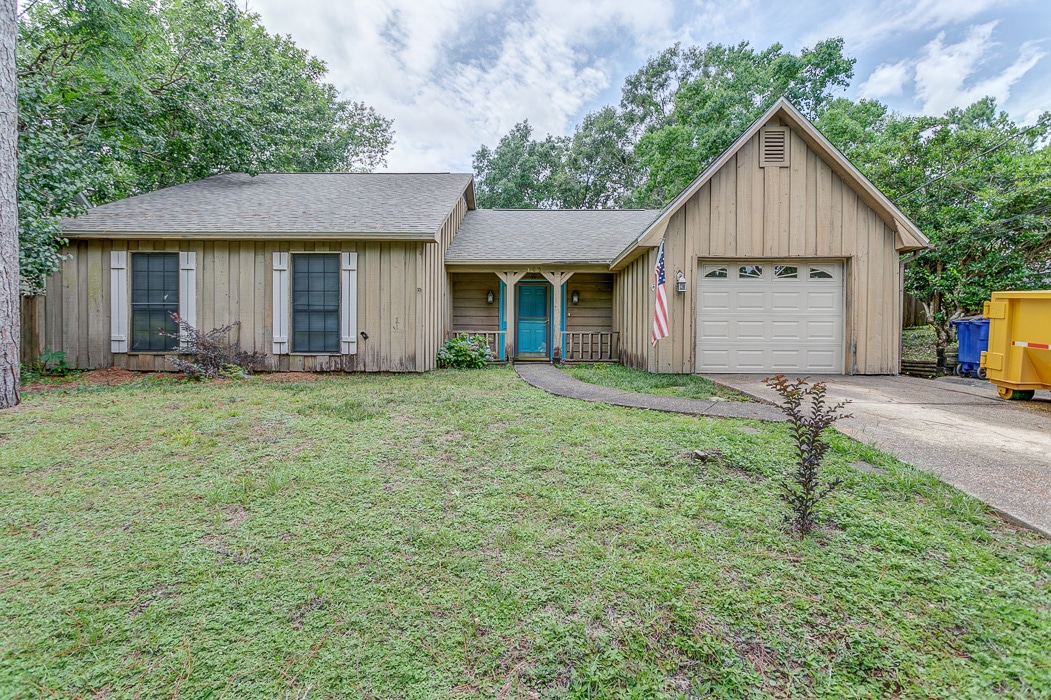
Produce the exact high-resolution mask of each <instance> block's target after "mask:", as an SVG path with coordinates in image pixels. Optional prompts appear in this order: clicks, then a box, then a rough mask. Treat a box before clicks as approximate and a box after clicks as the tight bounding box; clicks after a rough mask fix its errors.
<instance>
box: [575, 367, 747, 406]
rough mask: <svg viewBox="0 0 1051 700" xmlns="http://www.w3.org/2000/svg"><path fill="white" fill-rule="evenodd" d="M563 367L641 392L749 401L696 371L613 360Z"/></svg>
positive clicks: (581, 376)
mask: <svg viewBox="0 0 1051 700" xmlns="http://www.w3.org/2000/svg"><path fill="white" fill-rule="evenodd" d="M561 368H562V370H563V371H564V372H566V373H568V374H570V375H571V376H573V377H576V378H577V379H579V380H580V381H582V382H587V383H588V384H599V385H601V386H608V387H612V388H614V389H623V390H625V391H635V392H638V393H641V394H659V395H661V396H681V397H684V398H687V399H708V398H711V397H713V396H715V397H719V398H724V399H731V400H734V401H751V399H750V398H748V397H747V396H744V395H743V394H740V393H738V392H736V391H734V390H733V389H728V388H726V387H724V386H720V385H718V384H716V383H715V382H713V381H712V380H710V379H705V378H704V377H701V376H698V375H696V374H652V373H650V372H644V371H643V370H640V369H632V368H630V367H624V366H623V365H616V364H609V363H605V364H566V365H562V366H561Z"/></svg>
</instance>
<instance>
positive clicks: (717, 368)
mask: <svg viewBox="0 0 1051 700" xmlns="http://www.w3.org/2000/svg"><path fill="white" fill-rule="evenodd" d="M699 359H700V364H701V367H703V368H704V371H705V372H728V371H729V370H730V351H729V350H702V351H701V354H700V358H699Z"/></svg>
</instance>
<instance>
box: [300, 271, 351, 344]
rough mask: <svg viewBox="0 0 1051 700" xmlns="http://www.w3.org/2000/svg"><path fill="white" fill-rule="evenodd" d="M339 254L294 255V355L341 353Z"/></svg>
mask: <svg viewBox="0 0 1051 700" xmlns="http://www.w3.org/2000/svg"><path fill="white" fill-rule="evenodd" d="M339 274H340V268H339V254H338V253H333V254H326V253H321V254H298V255H296V254H294V255H292V352H317V353H339Z"/></svg>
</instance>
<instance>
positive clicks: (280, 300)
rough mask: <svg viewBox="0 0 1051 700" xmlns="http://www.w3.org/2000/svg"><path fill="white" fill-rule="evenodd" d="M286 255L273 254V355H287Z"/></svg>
mask: <svg viewBox="0 0 1051 700" xmlns="http://www.w3.org/2000/svg"><path fill="white" fill-rule="evenodd" d="M288 304H289V297H288V253H274V328H273V331H274V341H273V348H272V352H273V354H275V355H287V354H288Z"/></svg>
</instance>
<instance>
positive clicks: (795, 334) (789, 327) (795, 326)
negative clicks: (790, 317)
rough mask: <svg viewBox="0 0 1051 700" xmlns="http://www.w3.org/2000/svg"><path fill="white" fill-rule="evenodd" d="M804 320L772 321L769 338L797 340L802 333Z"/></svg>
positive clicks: (804, 324)
mask: <svg viewBox="0 0 1051 700" xmlns="http://www.w3.org/2000/svg"><path fill="white" fill-rule="evenodd" d="M805 326H806V322H805V321H802V320H800V321H772V322H771V323H770V338H771V339H772V340H775V341H776V340H799V339H800V338H802V337H803V335H804V330H803V329H804V327H805Z"/></svg>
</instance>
